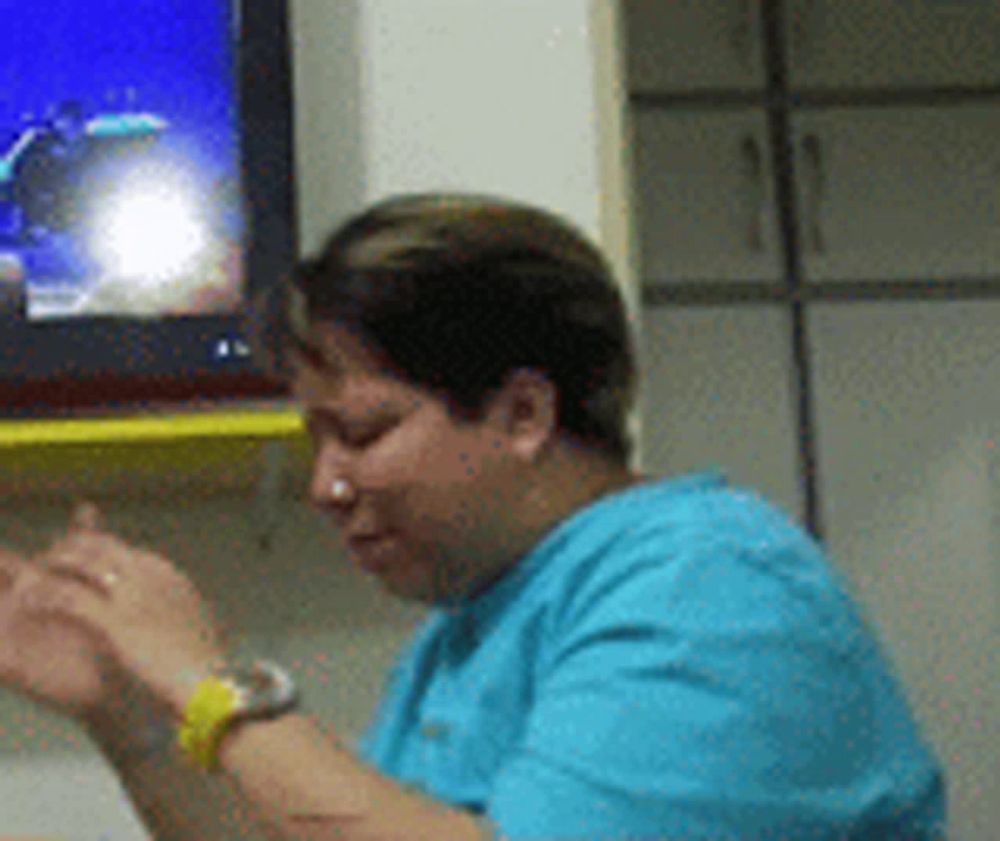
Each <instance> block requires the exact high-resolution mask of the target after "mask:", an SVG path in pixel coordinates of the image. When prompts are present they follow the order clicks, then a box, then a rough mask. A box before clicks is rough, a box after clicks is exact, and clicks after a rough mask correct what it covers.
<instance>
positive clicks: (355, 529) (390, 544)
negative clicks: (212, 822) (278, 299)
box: [294, 325, 518, 602]
mask: <svg viewBox="0 0 1000 841" xmlns="http://www.w3.org/2000/svg"><path fill="white" fill-rule="evenodd" d="M311 341H312V343H313V344H314V345H315V346H316V348H317V349H318V350H319V351H321V353H322V356H323V360H324V362H325V364H324V365H323V366H322V367H320V366H319V365H317V364H315V361H310V360H305V359H301V360H300V361H299V362H298V363H297V369H296V373H295V378H294V391H295V396H296V398H297V400H298V401H299V403H300V405H301V407H302V409H303V412H304V415H305V419H306V423H307V427H308V430H309V434H310V437H311V439H312V443H313V447H314V456H313V458H314V461H313V471H312V479H311V486H310V496H311V498H312V501H313V503H314V504H315V505H316V506H317V507H318V508H319V509H320V510H321V511H322V512H323V513H325V514H327V515H328V516H329V517H330V520H331V521H332V523H333V524H334V525H335V526H336V527H337V528H338V529H339V530H340V532H341V534H342V536H343V538H344V541H345V544H346V547H347V549H348V552H349V554H350V556H351V558H352V559H353V560H354V562H355V563H357V564H358V566H360V567H361V568H362V569H363V570H365V571H366V572H368V573H370V574H372V575H374V576H376V577H377V578H378V579H379V580H380V582H381V583H382V584H383V585H384V586H385V587H386V588H387V589H388V590H389V591H391V592H393V593H394V594H396V595H398V596H401V597H403V598H409V599H415V600H419V601H424V602H445V601H448V600H450V599H453V598H455V597H458V596H461V595H465V594H467V593H469V592H471V591H473V590H476V589H479V588H480V587H481V586H482V584H484V583H485V582H488V581H489V580H491V579H492V578H495V577H496V576H497V575H498V574H499V573H500V572H501V571H502V570H503V569H504V568H505V567H506V566H508V565H509V564H510V563H511V562H512V561H513V560H515V559H514V558H512V557H510V554H511V552H512V551H513V549H512V542H511V540H510V539H509V538H510V534H509V531H510V527H509V523H510V522H512V520H511V518H510V517H509V516H508V515H509V512H510V511H511V504H510V503H511V500H512V499H513V498H514V497H515V496H516V495H517V482H518V478H517V477H518V459H517V458H516V457H515V456H514V452H515V451H516V446H515V443H514V438H513V436H511V434H510V432H509V425H508V424H507V421H506V418H505V415H504V413H503V411H502V409H501V408H500V407H497V408H495V409H494V410H488V411H487V412H486V413H485V414H484V415H483V417H482V418H481V419H479V420H476V421H465V420H461V419H458V418H455V417H454V416H453V415H452V414H451V413H450V412H449V411H448V407H447V405H446V404H445V403H444V402H443V401H442V400H440V399H438V398H437V397H435V396H434V395H432V394H430V393H429V392H427V391H425V390H423V389H420V388H417V387H415V386H412V385H410V384H407V383H405V382H403V381H401V380H400V379H398V378H395V377H393V376H392V375H391V374H389V373H388V372H386V371H385V370H384V369H383V368H381V367H380V366H379V365H378V364H377V362H376V359H375V357H374V356H373V355H372V354H371V353H369V352H368V351H367V350H366V349H365V347H364V346H363V345H362V343H361V342H359V341H358V340H357V339H355V338H354V336H352V335H351V334H350V333H349V332H347V331H346V330H344V329H342V328H338V327H334V326H330V325H322V326H319V327H316V328H314V329H313V331H312V335H311ZM337 480H344V481H346V482H347V483H349V485H350V487H351V488H352V489H353V492H352V493H350V494H349V495H346V496H344V497H343V498H339V497H338V496H337V495H335V494H334V493H333V492H332V487H333V484H334V482H335V481H337Z"/></svg>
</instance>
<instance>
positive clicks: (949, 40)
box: [784, 0, 1000, 89]
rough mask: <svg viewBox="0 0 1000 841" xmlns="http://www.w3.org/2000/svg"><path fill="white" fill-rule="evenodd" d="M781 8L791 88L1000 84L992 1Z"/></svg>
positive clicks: (804, 1)
mask: <svg viewBox="0 0 1000 841" xmlns="http://www.w3.org/2000/svg"><path fill="white" fill-rule="evenodd" d="M784 11H785V14H784V17H785V27H786V38H785V41H786V43H787V44H788V52H789V81H790V84H791V85H792V87H794V88H797V89H805V88H837V87H849V88H895V89H898V88H916V87H950V86H977V87H978V86H998V85H1000V46H998V45H1000V4H998V3H997V2H996V0H894V1H892V2H887V0H785V5H784Z"/></svg>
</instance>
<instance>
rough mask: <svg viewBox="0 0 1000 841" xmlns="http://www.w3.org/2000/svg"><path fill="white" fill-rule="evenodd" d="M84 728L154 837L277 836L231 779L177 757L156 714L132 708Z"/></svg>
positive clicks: (257, 840)
mask: <svg viewBox="0 0 1000 841" xmlns="http://www.w3.org/2000/svg"><path fill="white" fill-rule="evenodd" d="M88 730H89V733H90V736H91V738H92V739H93V741H94V742H95V744H96V745H97V747H98V748H99V749H100V750H101V752H102V753H103V754H104V756H105V758H106V759H107V761H108V762H109V763H110V764H111V766H112V767H113V768H114V770H115V772H116V773H117V775H118V778H119V780H120V782H121V784H122V786H123V788H124V789H125V791H126V792H127V794H128V796H129V799H130V800H131V802H132V805H133V807H134V808H135V810H136V813H137V814H138V816H139V817H140V818H141V820H142V822H143V824H144V825H145V827H146V829H147V830H148V831H149V833H150V837H151V838H152V839H155V841H193V839H208V838H212V839H219V841H237V839H240V841H242V839H248V841H278V839H282V836H280V835H278V834H277V833H276V830H275V829H270V830H269V829H266V828H265V826H266V825H265V823H264V820H263V817H262V815H261V814H259V813H251V812H250V809H249V804H248V802H247V801H245V799H244V798H243V797H242V796H241V795H240V792H239V791H238V789H237V787H236V785H235V784H234V783H233V781H232V780H230V779H228V778H227V777H226V776H225V775H223V774H213V775H209V774H206V773H204V772H201V771H199V770H197V769H195V768H193V767H192V766H191V765H190V764H189V763H188V762H187V760H186V759H185V758H184V757H182V755H181V753H180V750H179V749H178V748H177V746H176V739H175V738H173V731H172V727H171V726H170V725H168V724H166V723H165V720H164V718H163V717H162V714H161V713H157V714H156V715H155V717H154V716H153V715H152V714H150V713H149V712H148V711H147V710H142V711H139V710H137V709H135V708H133V709H132V710H130V712H129V717H128V720H124V721H123V720H122V719H121V718H117V719H116V720H114V721H102V722H97V723H91V724H90V725H89V726H88ZM282 841H283V839H282Z"/></svg>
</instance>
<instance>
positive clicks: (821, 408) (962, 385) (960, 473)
mask: <svg viewBox="0 0 1000 841" xmlns="http://www.w3.org/2000/svg"><path fill="white" fill-rule="evenodd" d="M810 312H811V315H810V328H811V329H810V334H811V336H812V344H813V347H814V348H815V353H814V359H813V361H814V372H815V395H816V400H815V404H816V409H817V413H816V414H817V418H818V428H819V437H818V457H819V467H820V476H821V477H822V484H821V488H820V496H821V499H822V503H823V508H824V522H825V527H826V529H825V530H826V537H827V541H828V543H829V545H830V548H831V550H832V553H833V556H834V557H835V558H836V560H837V562H838V564H840V565H841V566H843V567H844V568H845V570H846V571H847V572H848V573H849V574H850V576H851V577H852V578H853V580H854V582H855V585H856V587H857V589H858V591H859V595H860V596H861V597H862V599H863V601H864V602H865V603H866V604H867V605H868V607H869V609H870V611H871V613H872V614H874V615H875V616H876V617H877V618H878V621H879V624H880V625H881V627H882V630H883V632H884V635H885V637H886V639H887V642H888V643H889V646H890V648H891V650H892V652H893V654H894V655H895V660H896V663H897V665H898V666H899V668H900V670H901V672H902V674H903V676H904V678H905V683H906V685H907V686H908V687H909V688H910V697H911V699H912V700H913V702H914V704H915V706H916V708H917V711H918V713H919V717H920V719H921V720H922V721H923V722H924V724H925V726H926V727H927V728H928V735H929V736H930V737H931V741H932V742H933V743H935V744H936V745H937V746H938V748H939V754H940V756H941V759H942V761H943V762H945V763H946V765H947V771H948V776H949V785H948V788H949V800H950V806H949V812H950V813H951V815H952V826H951V827H950V831H951V836H950V837H953V838H963V839H970V841H972V839H975V840H976V841H987V839H993V838H996V834H995V833H996V828H997V827H998V826H1000V808H998V801H997V799H996V798H995V797H992V795H993V794H994V793H995V792H994V791H993V790H992V789H993V788H994V787H995V783H996V780H997V770H998V767H997V761H998V757H1000V752H998V745H997V734H998V733H1000V720H998V718H997V713H998V707H997V705H996V703H995V697H996V674H997V672H996V668H997V666H996V651H997V630H998V617H1000V604H998V598H1000V556H998V551H1000V518H998V517H997V516H996V511H997V508H998V503H1000V477H998V475H997V473H996V469H995V465H996V447H997V445H998V441H1000V330H998V329H997V325H998V324H1000V302H961V303H958V302H950V303H945V302H940V301H935V302H920V303H899V302H896V303H877V304H876V303H870V304H824V305H813V307H812V308H811V311H810Z"/></svg>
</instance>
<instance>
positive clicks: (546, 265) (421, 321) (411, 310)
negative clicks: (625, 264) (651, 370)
mask: <svg viewBox="0 0 1000 841" xmlns="http://www.w3.org/2000/svg"><path fill="white" fill-rule="evenodd" d="M290 295H291V302H292V305H291V306H290V307H289V319H288V321H289V324H288V327H289V332H290V334H291V343H290V344H291V348H292V350H291V355H292V360H293V381H294V386H295V391H296V394H297V396H298V398H299V399H300V400H301V401H302V403H303V408H304V410H305V413H306V417H307V419H308V420H309V422H310V425H311V429H312V434H313V438H314V441H315V443H316V447H317V451H316V463H315V466H314V477H313V486H312V495H313V498H314V500H315V501H316V502H317V504H319V505H320V506H321V507H324V508H329V509H330V510H332V511H335V512H336V513H337V516H338V520H339V522H340V525H341V526H342V527H343V529H344V530H345V531H346V533H347V535H348V537H349V538H350V537H352V536H354V537H356V538H357V539H356V540H355V541H354V542H353V544H352V548H354V549H355V550H356V552H357V554H358V555H359V556H360V559H361V560H362V562H363V563H365V562H366V561H367V564H366V565H367V566H368V567H369V568H370V569H372V570H373V571H375V572H376V573H378V574H379V576H380V577H381V578H382V579H383V581H384V583H386V584H387V585H388V586H389V588H390V589H392V590H395V591H396V592H398V593H399V594H401V595H407V596H411V597H415V598H421V599H425V600H429V601H443V600H448V599H450V598H455V597H458V596H461V595H464V594H466V593H468V592H470V591H474V590H476V589H478V588H479V587H480V586H481V585H482V584H483V583H484V582H485V581H486V580H488V579H489V578H492V577H495V576H496V575H497V574H499V572H501V571H502V570H503V568H504V567H505V564H506V565H509V564H510V563H511V562H513V561H514V560H516V557H512V555H517V554H518V553H521V552H523V551H525V550H526V549H527V548H528V546H530V542H531V541H532V540H534V539H536V538H537V537H538V534H537V531H538V529H539V527H542V526H544V525H550V524H551V523H550V522H548V520H551V519H552V516H553V515H555V516H557V517H558V516H559V515H562V514H565V513H566V512H565V511H560V510H558V508H559V506H558V502H555V503H553V508H552V510H551V511H548V512H547V511H546V510H545V505H544V503H543V502H541V500H544V499H546V498H548V497H555V496H558V494H556V493H554V492H553V493H552V494H549V493H547V490H552V491H554V489H555V488H556V487H557V486H559V484H560V481H561V480H568V481H569V482H576V483H578V484H579V483H580V482H581V481H582V485H586V484H587V482H586V476H587V475H590V474H588V473H587V471H588V470H589V471H591V473H592V474H593V475H594V482H597V483H599V481H600V476H597V474H598V473H601V472H602V471H603V472H604V473H605V482H606V477H607V475H611V474H614V473H616V472H621V471H624V470H625V469H626V464H627V460H628V458H629V454H630V442H629V436H628V416H629V412H630V409H631V404H632V399H633V393H634V387H635V361H634V351H633V348H632V344H631V340H630V335H629V330H628V323H627V317H626V312H625V307H624V304H623V301H622V297H621V294H620V291H619V290H618V288H617V286H616V284H615V282H614V280H613V278H612V277H611V274H610V272H609V269H608V267H607V264H606V262H605V260H604V259H603V258H602V257H601V255H600V253H599V252H598V251H597V249H596V248H595V247H594V246H593V245H591V244H590V243H589V242H588V241H587V239H586V238H585V237H583V236H582V235H581V234H579V233H578V232H577V231H576V230H575V229H574V228H573V227H572V226H570V225H568V224H567V223H566V222H564V221H563V220H561V219H559V218H558V217H556V216H554V215H552V214H550V213H547V212H544V211H541V210H539V209H536V208H532V207H529V206H525V205H523V204H518V203H514V202H510V201H504V200H499V199H494V198H486V197H478V196H468V195H417V196H407V197H400V198H395V199H391V200H388V201H385V202H382V203H380V204H378V205H376V206H374V207H373V208H371V209H370V210H368V211H367V212H364V213H362V214H361V215H359V216H357V217H355V218H353V219H351V220H350V221H348V222H347V223H346V224H345V225H344V226H343V227H341V228H340V229H339V230H338V231H336V232H335V233H334V234H333V235H332V236H331V237H330V239H329V240H328V241H327V243H326V245H325V247H324V248H323V249H322V251H321V253H320V254H319V255H318V256H317V257H315V258H312V259H308V260H306V261H304V262H303V263H302V264H301V265H300V266H299V267H298V270H297V271H296V272H295V274H294V279H293V284H292V290H291V293H290ZM582 465H585V466H586V467H585V468H584V469H583V471H582V472H581V470H580V467H581V466H582ZM581 477H583V478H581ZM582 485H581V487H580V491H581V492H582V491H583V487H582ZM546 486H549V487H548V488H547V487H546ZM335 487H336V488H340V489H345V488H346V489H348V491H347V492H346V493H345V494H344V495H343V498H337V497H338V494H337V493H335V492H334V491H333V489H334V488H335ZM559 493H562V494H563V495H564V497H565V498H567V499H568V498H569V497H566V496H565V494H566V489H565V488H561V487H560V488H559ZM569 496H570V497H571V496H572V493H570V495H569ZM577 504H579V501H577ZM546 517H547V518H548V520H546ZM365 536H371V537H370V539H369V540H368V541H367V542H366V540H365ZM376 537H377V538H378V539H376ZM400 544H405V545H403V546H401V545H400ZM403 555H405V556H406V563H402V562H401V561H400V558H401V557H402V556H403ZM417 556H419V559H418V557H417ZM470 558H476V559H477V560H476V562H475V563H474V564H471V566H470V560H469V559H470Z"/></svg>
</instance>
